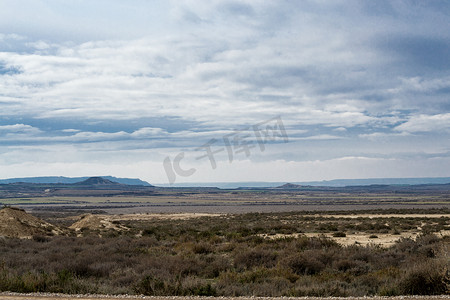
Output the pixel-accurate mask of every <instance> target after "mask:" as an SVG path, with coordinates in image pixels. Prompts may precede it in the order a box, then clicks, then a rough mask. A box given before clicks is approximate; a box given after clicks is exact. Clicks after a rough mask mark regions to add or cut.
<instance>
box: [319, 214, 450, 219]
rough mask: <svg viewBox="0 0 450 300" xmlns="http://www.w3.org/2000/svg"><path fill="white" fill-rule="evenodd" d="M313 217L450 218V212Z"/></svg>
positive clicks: (323, 215) (323, 216) (320, 215)
mask: <svg viewBox="0 0 450 300" xmlns="http://www.w3.org/2000/svg"><path fill="white" fill-rule="evenodd" d="M312 216H314V217H321V218H336V219H358V218H367V219H376V218H402V219H408V218H433V219H434V218H450V214H347V215H329V214H315V215H312Z"/></svg>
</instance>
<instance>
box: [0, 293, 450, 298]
mask: <svg viewBox="0 0 450 300" xmlns="http://www.w3.org/2000/svg"><path fill="white" fill-rule="evenodd" d="M0 299H4V300H24V299H37V300H53V299H67V300H70V299H79V300H93V299H151V300H193V299H195V300H201V299H208V300H209V299H211V300H216V299H217V300H219V299H220V300H280V299H286V300H287V299H292V300H296V299H298V300H300V299H305V300H319V299H344V300H370V299H374V300H378V299H392V300H408V299H417V300H441V299H450V296H448V295H442V296H397V297H345V298H343V297H324V298H321V297H299V298H294V297H279V298H278V297H175V296H173V297H172V296H170V297H158V296H154V297H152V296H128V295H123V296H105V295H87V296H85V295H59V294H15V293H2V294H0Z"/></svg>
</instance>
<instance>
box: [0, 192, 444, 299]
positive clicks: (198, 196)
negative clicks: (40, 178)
mask: <svg viewBox="0 0 450 300" xmlns="http://www.w3.org/2000/svg"><path fill="white" fill-rule="evenodd" d="M32 188H33V189H31V187H30V186H25V187H21V186H19V187H17V186H8V187H7V188H5V191H6V192H5V193H4V194H5V195H6V194H8V195H12V196H11V197H4V198H3V199H1V200H0V202H1V203H2V204H3V205H6V206H11V207H20V208H23V209H25V210H26V211H27V212H28V213H31V214H32V215H33V216H30V215H29V214H27V213H25V211H21V210H17V209H11V208H5V209H3V210H2V211H0V225H2V224H3V225H2V226H0V231H2V230H3V231H2V232H3V233H1V232H0V235H2V234H3V235H4V236H5V237H3V238H0V292H1V291H12V292H18V293H36V292H45V293H63V294H112V295H125V294H127V295H147V296H158V297H159V296H221V297H238V296H239V297H250V296H251V297H253V296H261V297H280V296H283V297H302V296H308V297H328V296H334V297H340V296H345V297H350V296H352V297H364V296H400V295H449V287H450V278H449V269H450V192H449V190H448V189H445V188H443V187H442V186H438V187H437V188H436V187H433V189H431V190H430V189H429V188H428V187H426V189H424V188H422V187H416V188H414V189H411V190H408V189H406V188H404V187H400V188H397V187H395V189H393V188H391V187H387V188H386V187H381V188H380V187H371V188H369V189H367V188H348V189H337V190H336V189H331V190H328V189H325V188H322V189H317V190H308V189H306V190H302V189H300V190H271V189H259V190H258V189H256V190H218V189H158V188H146V189H145V191H144V190H142V189H141V190H137V191H134V190H130V189H129V188H126V189H123V190H116V191H115V192H114V193H116V194H114V195H112V194H113V191H112V190H107V189H105V188H104V189H101V190H98V189H97V190H83V189H77V190H73V189H72V188H71V187H70V189H68V190H63V189H62V190H57V189H53V190H52V189H49V188H48V187H41V188H40V189H38V188H36V187H34V186H32ZM44 188H45V189H44ZM47 190H51V192H47ZM29 191H31V192H29ZM75 192H76V193H78V194H79V195H77V196H75V195H73V194H75ZM137 192H139V193H141V194H142V193H146V194H145V195H141V194H140V195H131V194H128V193H137ZM122 193H126V194H122ZM2 218H3V219H2ZM13 228H15V229H14V230H13ZM8 236H9V237H8ZM6 296H7V295H4V297H3V296H0V298H2V297H3V298H5V297H6ZM19 296H20V295H11V296H10V297H19ZM5 299H6V298H5Z"/></svg>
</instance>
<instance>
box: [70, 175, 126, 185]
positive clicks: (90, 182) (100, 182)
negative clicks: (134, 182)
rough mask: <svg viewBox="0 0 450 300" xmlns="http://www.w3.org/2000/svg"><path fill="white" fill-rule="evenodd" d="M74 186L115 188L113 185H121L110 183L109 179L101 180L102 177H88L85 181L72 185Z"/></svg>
mask: <svg viewBox="0 0 450 300" xmlns="http://www.w3.org/2000/svg"><path fill="white" fill-rule="evenodd" d="M74 185H82V186H98V185H101V186H115V185H121V183H118V182H115V181H111V180H109V179H106V178H103V177H89V178H88V179H86V180H83V181H80V182H77V183H74Z"/></svg>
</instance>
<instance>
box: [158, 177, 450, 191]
mask: <svg viewBox="0 0 450 300" xmlns="http://www.w3.org/2000/svg"><path fill="white" fill-rule="evenodd" d="M285 183H286V181H284V182H283V181H278V182H264V181H261V182H260V181H254V182H192V183H191V182H186V183H175V184H173V185H169V184H156V185H157V186H160V187H217V188H220V189H236V188H273V187H279V186H281V185H283V184H285ZM446 183H450V177H423V178H368V179H334V180H323V181H303V182H294V181H292V182H291V184H296V185H303V186H328V187H344V186H358V185H418V184H446Z"/></svg>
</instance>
